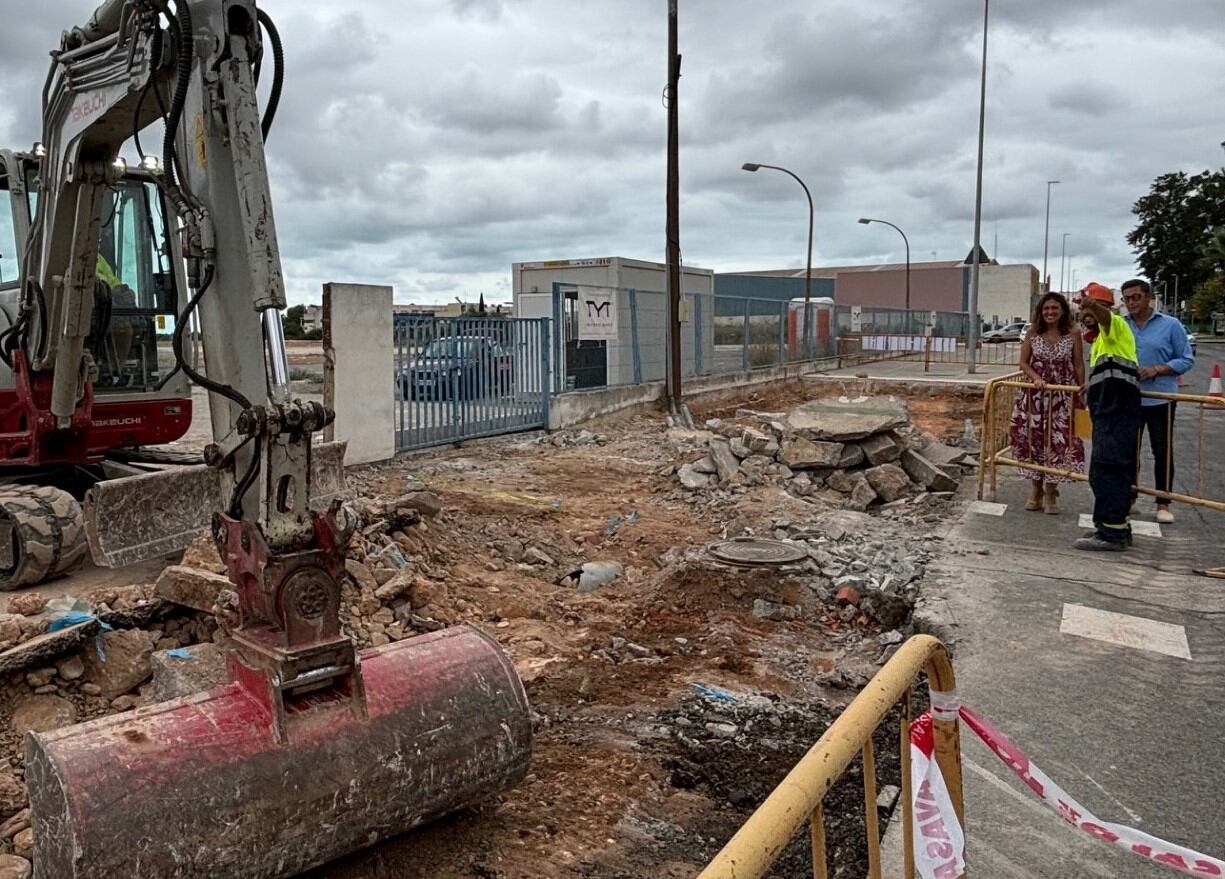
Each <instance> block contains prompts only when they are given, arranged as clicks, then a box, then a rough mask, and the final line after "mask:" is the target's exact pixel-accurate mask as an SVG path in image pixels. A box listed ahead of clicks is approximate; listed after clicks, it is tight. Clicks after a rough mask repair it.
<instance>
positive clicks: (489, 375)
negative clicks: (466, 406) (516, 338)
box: [395, 336, 515, 400]
mask: <svg viewBox="0 0 1225 879" xmlns="http://www.w3.org/2000/svg"><path fill="white" fill-rule="evenodd" d="M514 373H515V364H514V357H513V356H512V355H511V353H510V352H509V351H507V350H506V349H505V348H504V347H503V346H502V343H501V342H499V341H498V340H497V339H493V338H490V337H488V336H443V337H441V338H438V339H434V340H433V341H432V342H430V343H429V344H428V345H426V346H425V347H424V348H422V349H421V350H420V351H418V352H416V353H415V354H414V355H412V356H411V359H410V360H409V361H408V362H407V363H405V364H403V365H402V366H400V367H399V369H398V372H397V374H396V376H395V379H396V389H397V391H398V392H399V396H400V399H401V400H449V399H455V400H463V399H472V398H475V397H484V396H489V395H491V394H505V393H507V392H509V391H510V390H511V388H512V387H514Z"/></svg>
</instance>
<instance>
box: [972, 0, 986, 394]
mask: <svg viewBox="0 0 1225 879" xmlns="http://www.w3.org/2000/svg"><path fill="white" fill-rule="evenodd" d="M990 9H991V0H983V72H982V82H981V86H980V89H979V98H978V172H977V174H976V175H975V177H976V181H975V186H974V253H973V257H972V259H973V266H972V268H971V275H970V335H969V338H968V339H967V346H968V348H969V352H968V353H969V358H968V360H969V364H968V369H967V370H966V371H967V372H969V373H970V374H971V375H973V374H974V373H975V371H976V367H977V364H978V330H979V320H978V264H979V255H980V253H981V252H982V231H983V140H984V135H985V133H986V127H987V22H988V16H989V13H990Z"/></svg>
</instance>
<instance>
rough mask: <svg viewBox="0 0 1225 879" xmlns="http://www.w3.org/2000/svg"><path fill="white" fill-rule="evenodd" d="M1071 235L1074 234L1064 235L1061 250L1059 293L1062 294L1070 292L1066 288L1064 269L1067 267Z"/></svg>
mask: <svg viewBox="0 0 1225 879" xmlns="http://www.w3.org/2000/svg"><path fill="white" fill-rule="evenodd" d="M1071 234H1072V233H1071V232H1064V233H1063V245H1062V247H1060V249H1059V292H1060V293H1067V292H1068V291H1067V288H1066V287H1065V286H1064V278H1065V275H1064V267H1065V266H1066V265H1067V262H1066V260H1067V256H1068V236H1069V235H1071Z"/></svg>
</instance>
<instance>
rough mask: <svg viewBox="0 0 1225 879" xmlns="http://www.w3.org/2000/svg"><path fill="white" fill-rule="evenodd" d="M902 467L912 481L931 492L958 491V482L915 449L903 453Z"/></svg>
mask: <svg viewBox="0 0 1225 879" xmlns="http://www.w3.org/2000/svg"><path fill="white" fill-rule="evenodd" d="M902 467H903V468H904V469H905V470H906V474H907V475H908V476H909V477H910V478H911V479H913V480H914V481H915V482H916V483H918V484H919V485H921V486H923V487H924V488H927V489H930V490H931V491H956V490H957V480H955V479H953V478H952V477H951V476H949V475H948V474H947V473H945V472H944V471H943V470H941V469H940V468H939V467H937V466H936V465H935V464H933V463H932V462H931V461H929V460H927V458H925V457H923V456H922V455H920V454H919V453H918V452H916V451H914V450H913V449H907V450H906V451H905V452H903V453H902Z"/></svg>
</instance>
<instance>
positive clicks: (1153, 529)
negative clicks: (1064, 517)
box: [1080, 513, 1162, 537]
mask: <svg viewBox="0 0 1225 879" xmlns="http://www.w3.org/2000/svg"><path fill="white" fill-rule="evenodd" d="M1080 527H1081V528H1092V527H1093V515H1092V514H1090V513H1081V514H1080ZM1131 530H1132V533H1133V534H1138V535H1140V536H1141V537H1161V536H1162V534H1161V526H1160V525H1158V524H1157V523H1156V522H1141V521H1140V520H1139V519H1132V520H1131Z"/></svg>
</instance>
